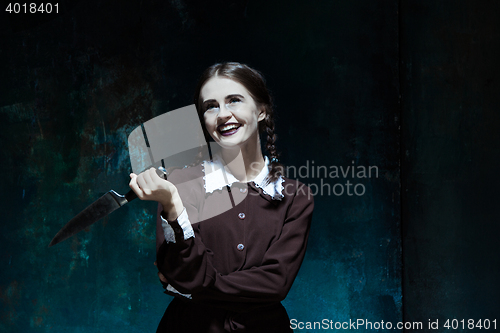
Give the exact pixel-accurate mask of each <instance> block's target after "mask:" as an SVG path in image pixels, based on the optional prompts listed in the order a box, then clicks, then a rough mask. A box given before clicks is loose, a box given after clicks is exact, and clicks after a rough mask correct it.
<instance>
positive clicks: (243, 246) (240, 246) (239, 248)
mask: <svg viewBox="0 0 500 333" xmlns="http://www.w3.org/2000/svg"><path fill="white" fill-rule="evenodd" d="M236 248H237V249H238V250H240V251H243V249H244V248H245V245H243V244H238V246H237V247H236Z"/></svg>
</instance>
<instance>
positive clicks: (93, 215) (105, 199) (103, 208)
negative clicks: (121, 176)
mask: <svg viewBox="0 0 500 333" xmlns="http://www.w3.org/2000/svg"><path fill="white" fill-rule="evenodd" d="M135 198H137V195H136V194H135V193H134V191H132V190H130V191H129V192H128V193H127V194H125V195H121V194H118V193H116V192H115V191H113V190H111V191H109V192H107V193H105V194H104V195H103V196H102V197H100V198H99V199H97V200H96V201H94V202H93V203H92V204H90V205H89V206H88V207H87V208H85V209H84V210H83V211H81V212H80V213H79V214H78V215H77V216H75V217H74V218H72V219H71V220H70V221H69V222H68V223H66V225H65V226H64V227H62V229H61V230H59V232H58V233H57V234H56V235H55V236H54V238H53V239H52V241H51V242H50V244H49V247H51V246H53V245H56V244H58V243H60V242H62V241H64V240H66V239H68V238H69V237H71V236H73V235H76V234H77V233H79V232H80V231H82V230H83V229H85V228H87V227H88V226H90V225H92V224H94V223H95V222H97V221H99V220H100V219H102V218H103V217H105V216H107V215H109V214H111V213H112V212H114V211H115V210H117V209H118V208H120V207H122V206H123V205H125V204H127V203H129V202H130V201H132V200H134V199H135Z"/></svg>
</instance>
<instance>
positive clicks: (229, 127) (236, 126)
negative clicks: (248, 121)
mask: <svg viewBox="0 0 500 333" xmlns="http://www.w3.org/2000/svg"><path fill="white" fill-rule="evenodd" d="M238 127H239V125H236V124H231V125H227V126H223V127H221V128H220V131H221V132H226V131H230V130H232V129H236V128H238Z"/></svg>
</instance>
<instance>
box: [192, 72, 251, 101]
mask: <svg viewBox="0 0 500 333" xmlns="http://www.w3.org/2000/svg"><path fill="white" fill-rule="evenodd" d="M233 94H239V95H243V96H245V97H250V93H249V92H248V90H247V89H246V88H245V86H243V85H242V84H241V83H239V82H236V81H233V80H231V79H228V78H226V77H221V76H215V77H213V78H211V79H210V80H208V81H207V82H206V83H205V84H204V85H203V88H201V91H200V96H201V100H202V101H205V100H207V99H216V100H218V99H224V98H225V97H226V96H227V95H233Z"/></svg>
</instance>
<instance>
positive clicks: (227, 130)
mask: <svg viewBox="0 0 500 333" xmlns="http://www.w3.org/2000/svg"><path fill="white" fill-rule="evenodd" d="M200 99H201V101H202V108H203V112H204V114H203V118H204V121H205V127H206V129H207V131H208V133H209V134H210V136H211V137H212V138H213V139H214V140H215V142H217V143H218V144H219V145H220V146H222V147H224V148H230V147H235V146H240V147H242V146H243V145H245V144H248V143H249V142H254V143H255V144H259V141H258V138H259V135H258V122H259V121H261V120H263V119H264V118H265V112H264V109H263V108H259V107H258V106H257V103H256V102H255V101H254V99H253V98H252V96H251V95H250V93H249V92H248V90H247V89H246V88H245V87H244V86H243V85H242V84H240V83H238V82H236V81H233V80H231V79H228V78H226V77H222V76H214V77H213V78H211V79H210V80H208V81H207V82H206V83H205V85H203V87H202V89H201V91H200Z"/></svg>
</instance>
